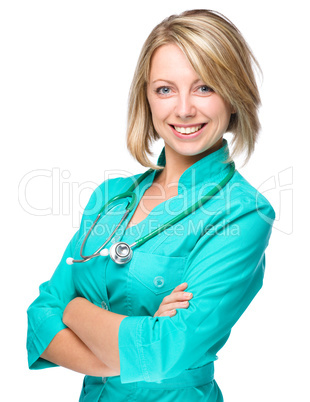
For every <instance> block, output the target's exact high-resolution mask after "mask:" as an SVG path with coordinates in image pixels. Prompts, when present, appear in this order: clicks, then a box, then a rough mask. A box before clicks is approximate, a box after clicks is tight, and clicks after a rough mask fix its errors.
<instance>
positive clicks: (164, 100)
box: [147, 44, 233, 157]
mask: <svg viewBox="0 0 310 402" xmlns="http://www.w3.org/2000/svg"><path fill="white" fill-rule="evenodd" d="M207 85H208V83H206V82H203V81H202V80H201V79H200V78H199V76H198V75H197V73H196V72H195V70H194V69H193V67H192V66H191V64H190V63H189V61H188V60H187V58H186V57H185V55H184V53H183V52H182V51H181V49H180V48H179V47H178V46H177V45H175V44H168V45H163V46H160V47H159V48H158V49H156V51H155V52H154V54H153V57H152V62H151V69H150V77H149V82H148V85H147V98H148V102H149V105H150V109H151V113H152V120H153V124H154V127H155V130H156V132H157V133H158V134H159V136H160V137H161V138H162V139H163V140H164V142H165V145H166V146H167V145H168V146H169V147H170V148H172V149H173V150H174V151H175V152H177V153H178V154H181V155H187V156H193V155H200V154H202V155H201V157H203V156H205V155H207V154H209V153H211V152H214V151H215V150H217V149H219V148H220V147H221V146H222V139H223V134H224V133H225V132H226V130H227V127H228V124H229V120H230V116H231V113H232V112H233V111H232V108H231V106H230V105H229V104H227V102H225V101H224V99H223V98H222V97H221V96H220V95H218V94H217V93H215V92H214V91H213V90H212V89H211V88H209V87H208V86H207Z"/></svg>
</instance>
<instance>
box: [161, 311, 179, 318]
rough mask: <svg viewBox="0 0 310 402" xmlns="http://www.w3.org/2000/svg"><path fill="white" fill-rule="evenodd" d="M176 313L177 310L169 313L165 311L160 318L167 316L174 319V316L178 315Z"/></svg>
mask: <svg viewBox="0 0 310 402" xmlns="http://www.w3.org/2000/svg"><path fill="white" fill-rule="evenodd" d="M176 313H177V311H176V310H168V311H164V312H163V313H161V314H160V315H159V317H167V316H170V317H172V316H174V315H176Z"/></svg>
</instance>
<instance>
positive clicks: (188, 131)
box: [170, 123, 208, 138]
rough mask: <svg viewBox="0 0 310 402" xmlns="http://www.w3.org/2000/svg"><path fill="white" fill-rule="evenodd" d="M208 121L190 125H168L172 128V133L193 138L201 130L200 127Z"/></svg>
mask: <svg viewBox="0 0 310 402" xmlns="http://www.w3.org/2000/svg"><path fill="white" fill-rule="evenodd" d="M207 124H208V123H202V124H198V125H191V126H174V125H172V124H170V127H171V128H172V131H173V132H174V134H175V135H176V136H178V137H180V138H185V137H189V138H193V137H196V136H197V135H199V134H200V133H201V132H202V129H203V128H204V127H205V126H206V125H207Z"/></svg>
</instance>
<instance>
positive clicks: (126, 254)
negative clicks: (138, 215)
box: [66, 162, 235, 265]
mask: <svg viewBox="0 0 310 402" xmlns="http://www.w3.org/2000/svg"><path fill="white" fill-rule="evenodd" d="M230 165H231V167H230V170H229V173H228V174H227V175H226V177H224V179H223V180H222V181H221V182H220V183H219V184H218V185H217V186H215V187H214V188H213V189H212V190H211V191H209V192H208V194H206V195H205V196H203V197H202V198H201V199H200V200H199V201H197V202H196V203H195V204H193V205H191V206H190V207H189V208H187V209H186V210H184V211H183V212H181V213H180V214H179V215H177V216H176V217H174V218H173V219H171V220H170V221H168V222H167V223H165V224H164V225H162V226H160V227H159V228H157V229H155V230H153V232H151V233H148V234H147V235H145V236H143V237H141V238H140V239H138V240H136V241H135V242H134V243H132V244H131V245H129V244H127V243H125V242H123V241H121V242H117V243H114V244H113V245H112V246H111V247H110V250H108V249H107V248H104V247H105V245H106V244H107V243H108V242H109V241H110V240H111V239H112V238H113V236H114V234H115V232H116V231H117V230H118V228H119V227H120V226H121V224H122V223H123V222H124V220H125V219H126V218H127V216H128V214H129V213H130V212H131V211H132V210H133V209H134V207H135V205H136V201H137V196H136V194H135V193H133V190H134V189H135V188H136V187H137V186H138V185H139V184H140V183H141V182H142V181H143V180H144V179H145V177H147V176H148V175H149V174H150V173H152V172H153V171H154V170H153V169H149V170H147V171H146V172H145V173H143V174H142V175H141V176H140V177H139V178H138V179H137V180H136V181H135V182H134V184H132V185H131V186H130V187H129V189H128V190H127V191H126V192H124V193H122V194H119V195H117V196H115V197H113V198H111V199H110V200H109V201H108V202H107V203H106V204H105V205H104V206H103V207H102V208H101V209H100V211H99V213H98V215H97V217H96V219H95V221H94V223H93V224H92V226H91V228H90V229H89V230H88V232H87V233H86V236H85V238H84V240H83V243H82V245H81V249H80V256H81V258H82V259H81V260H75V259H73V258H71V257H69V258H67V260H66V262H67V264H69V265H71V264H73V263H77V262H87V261H89V260H91V259H92V258H95V257H99V256H108V255H109V254H110V257H111V258H112V260H113V261H114V262H116V263H117V264H126V263H127V262H129V261H130V260H131V259H132V249H133V248H134V247H140V246H141V245H142V244H144V243H145V242H146V241H148V240H150V239H152V238H153V237H154V236H156V235H157V234H159V233H161V232H163V231H164V230H166V229H167V228H168V227H170V226H172V225H175V224H176V223H178V222H179V221H180V220H182V219H183V218H185V217H186V216H187V215H189V214H191V213H192V212H194V211H196V209H198V208H200V207H201V206H202V205H203V204H205V203H206V202H207V201H209V200H210V198H212V197H213V196H214V195H215V194H216V193H218V192H219V191H220V190H221V189H222V188H223V187H224V186H225V185H226V184H227V183H228V182H229V180H230V179H231V178H232V177H233V175H234V173H235V164H234V162H231V163H230ZM127 197H131V201H130V202H129V203H128V205H127V207H126V211H125V213H124V215H123V217H122V219H121V221H120V222H119V224H118V225H117V226H116V228H115V230H114V231H113V232H112V233H111V235H110V236H109V237H108V238H107V239H106V241H105V242H104V243H103V244H102V245H101V246H100V247H99V248H98V250H97V251H95V252H94V253H93V254H91V255H83V252H84V247H85V244H86V242H87V239H88V237H89V235H90V233H91V231H92V230H93V229H94V227H95V226H96V224H97V222H98V220H99V219H100V217H101V214H102V213H103V211H105V210H106V209H107V208H108V207H109V206H110V205H111V204H112V203H113V202H114V201H117V200H119V199H122V198H127Z"/></svg>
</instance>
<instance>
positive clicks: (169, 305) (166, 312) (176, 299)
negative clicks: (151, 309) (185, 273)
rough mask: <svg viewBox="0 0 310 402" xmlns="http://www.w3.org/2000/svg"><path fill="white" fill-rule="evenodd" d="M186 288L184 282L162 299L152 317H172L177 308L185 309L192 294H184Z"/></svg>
mask: <svg viewBox="0 0 310 402" xmlns="http://www.w3.org/2000/svg"><path fill="white" fill-rule="evenodd" d="M186 288H187V283H186V282H184V283H182V284H181V285H178V286H177V287H176V288H175V289H173V291H172V292H171V294H170V295H168V296H166V297H164V298H163V301H162V302H161V304H160V306H159V308H158V310H157V311H156V313H155V314H154V317H165V316H170V317H173V316H174V315H176V313H177V311H176V309H177V308H187V307H188V306H189V301H188V300H190V299H191V298H192V297H193V294H192V293H187V292H184V290H185V289H186Z"/></svg>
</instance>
